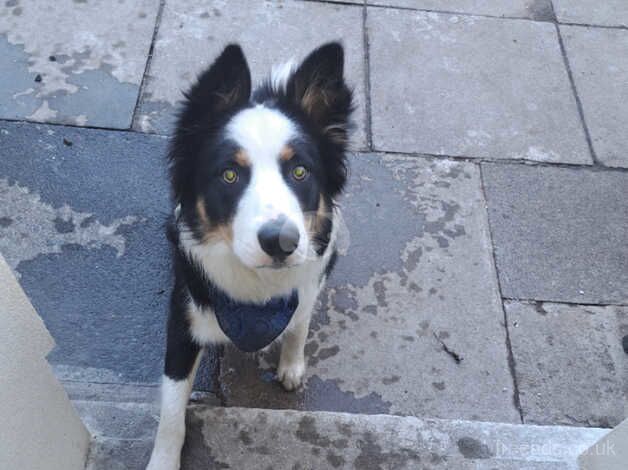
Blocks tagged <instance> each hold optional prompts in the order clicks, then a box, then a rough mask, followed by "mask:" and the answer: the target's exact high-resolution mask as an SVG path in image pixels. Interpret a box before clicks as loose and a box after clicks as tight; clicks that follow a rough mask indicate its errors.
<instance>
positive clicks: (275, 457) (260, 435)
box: [75, 400, 609, 470]
mask: <svg viewBox="0 0 628 470" xmlns="http://www.w3.org/2000/svg"><path fill="white" fill-rule="evenodd" d="M75 405H76V407H77V409H78V411H79V414H80V415H81V416H82V418H83V420H84V422H85V423H86V425H87V427H88V428H89V429H90V431H91V432H92V434H93V436H94V441H93V445H92V449H91V452H90V457H89V462H88V470H104V469H106V470H122V469H124V470H136V469H138V470H139V469H143V468H144V467H145V465H146V463H147V461H148V458H149V455H150V451H151V446H152V438H153V435H154V433H155V429H156V426H157V422H158V408H157V406H156V405H154V404H150V403H138V402H133V403H124V402H102V401H83V400H76V401H75ZM187 419H188V423H187V429H188V432H187V440H186V444H185V447H184V451H183V463H182V468H183V469H184V470H187V469H199V468H203V469H214V468H217V469H218V468H220V469H226V468H232V469H258V468H260V469H267V468H272V469H325V468H356V469H360V470H363V469H395V470H397V469H434V470H439V469H443V470H444V469H461V470H467V469H469V470H471V469H481V470H488V469H505V470H506V469H513V470H514V469H527V470H540V469H566V470H567V469H568V470H571V469H573V470H576V469H577V468H578V467H577V463H576V460H577V456H578V455H579V454H580V453H581V452H583V451H584V450H585V449H587V448H588V447H590V446H591V445H593V444H594V443H595V442H597V441H598V440H599V439H600V438H601V437H602V436H604V435H605V434H606V433H608V432H609V430H607V429H599V428H579V427H568V426H532V425H513V424H505V423H490V422H479V421H462V420H443V419H420V418H415V417H402V416H393V415H364V414H348V413H334V412H320V411H318V412H303V411H292V410H261V409H254V408H237V407H233V408H223V407H217V406H210V405H207V404H205V403H194V404H191V405H190V407H189V408H188V418H187Z"/></svg>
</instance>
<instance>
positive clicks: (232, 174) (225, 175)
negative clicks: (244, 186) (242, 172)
mask: <svg viewBox="0 0 628 470" xmlns="http://www.w3.org/2000/svg"><path fill="white" fill-rule="evenodd" d="M222 180H223V181H224V182H225V183H228V184H233V183H235V182H236V181H238V172H237V171H235V170H234V169H233V168H227V169H226V170H225V171H223V172H222Z"/></svg>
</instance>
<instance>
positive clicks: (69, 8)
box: [0, 0, 159, 128]
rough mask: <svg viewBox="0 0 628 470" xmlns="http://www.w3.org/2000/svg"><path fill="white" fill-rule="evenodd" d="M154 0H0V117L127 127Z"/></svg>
mask: <svg viewBox="0 0 628 470" xmlns="http://www.w3.org/2000/svg"><path fill="white" fill-rule="evenodd" d="M158 8H159V0H139V1H121V2H117V3H116V5H115V8H112V7H111V2H110V1H107V0H90V1H89V2H87V1H73V0H58V1H55V2H27V1H19V0H9V1H6V2H2V5H1V6H0V69H2V74H1V75H0V117H1V118H12V119H29V120H33V121H41V122H57V123H70V124H78V125H90V126H104V127H116V128H127V127H130V125H131V120H132V116H133V110H134V108H135V103H136V102H137V97H138V94H139V87H140V83H141V81H142V75H143V74H144V69H145V66H146V60H147V57H148V51H149V48H150V44H151V40H152V36H153V31H154V28H155V20H156V17H157V10H158Z"/></svg>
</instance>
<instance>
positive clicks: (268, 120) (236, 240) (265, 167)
mask: <svg viewBox="0 0 628 470" xmlns="http://www.w3.org/2000/svg"><path fill="white" fill-rule="evenodd" d="M227 134H228V136H229V137H230V138H231V139H232V140H234V141H235V142H236V143H237V144H238V145H239V146H240V147H241V148H242V149H243V150H244V152H246V155H247V157H248V160H249V161H250V163H251V181H250V182H249V184H248V186H247V188H246V190H245V191H244V194H243V195H242V198H241V199H240V202H239V203H238V207H237V210H236V214H235V217H234V220H233V250H234V252H235V254H236V255H237V256H238V258H239V259H240V260H241V261H242V262H243V263H244V264H245V265H247V266H249V267H253V268H254V267H264V266H271V265H272V259H271V257H270V256H268V255H267V254H266V253H265V252H264V251H263V250H262V248H261V247H260V244H259V241H258V238H257V233H258V231H259V229H260V227H261V226H262V225H263V224H264V223H266V222H268V221H271V220H273V219H276V218H277V217H279V216H281V215H284V216H285V217H286V218H287V219H288V220H290V221H292V223H294V224H295V225H296V227H297V228H298V229H299V244H298V246H297V249H296V250H295V252H294V253H292V254H291V255H290V256H289V257H288V258H287V259H286V264H287V265H294V264H299V263H301V262H303V261H304V260H305V257H306V254H307V250H308V243H309V240H308V236H307V232H306V230H305V220H304V217H303V212H302V211H301V206H300V205H299V201H298V200H297V198H296V196H295V194H294V193H293V192H292V191H291V189H290V188H289V187H288V185H287V184H286V182H285V180H284V178H283V176H282V174H281V165H280V153H281V151H282V149H283V148H284V146H285V145H286V144H288V143H289V142H290V140H291V139H293V138H294V137H295V136H296V135H297V129H296V127H295V125H294V123H293V122H292V121H290V119H288V118H287V117H286V116H285V115H283V114H282V113H281V112H279V111H277V110H274V109H270V108H266V107H265V106H263V105H257V106H255V107H254V108H249V109H245V110H244V111H242V112H240V113H238V114H237V115H236V116H234V117H233V119H232V120H231V122H229V124H228V125H227Z"/></svg>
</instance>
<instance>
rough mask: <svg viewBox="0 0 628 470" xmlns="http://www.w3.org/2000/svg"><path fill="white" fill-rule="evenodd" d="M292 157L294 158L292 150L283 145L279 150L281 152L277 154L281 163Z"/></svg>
mask: <svg viewBox="0 0 628 470" xmlns="http://www.w3.org/2000/svg"><path fill="white" fill-rule="evenodd" d="M292 157H294V149H293V148H292V147H290V146H289V145H285V146H284V148H282V149H281V152H279V158H280V159H281V161H284V162H287V161H288V160H290V159H291V158H292Z"/></svg>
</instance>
